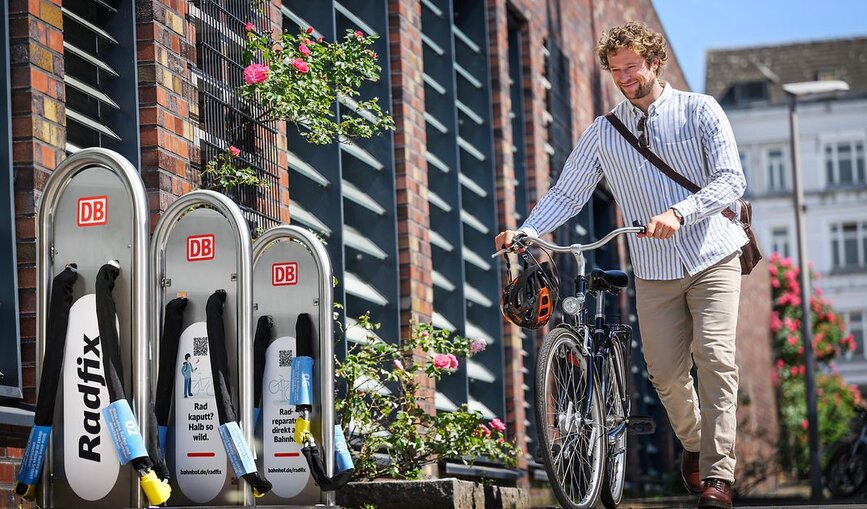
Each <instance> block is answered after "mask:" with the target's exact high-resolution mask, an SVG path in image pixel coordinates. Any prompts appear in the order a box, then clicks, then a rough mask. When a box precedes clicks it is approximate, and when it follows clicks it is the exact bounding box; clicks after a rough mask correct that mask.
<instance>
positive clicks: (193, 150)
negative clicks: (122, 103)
mask: <svg viewBox="0 0 867 509" xmlns="http://www.w3.org/2000/svg"><path fill="white" fill-rule="evenodd" d="M187 8H188V3H187V2H168V1H166V2H163V1H162V0H145V1H143V2H137V3H136V48H137V53H138V77H139V115H140V122H141V127H140V131H139V132H140V136H141V174H142V179H143V180H144V183H145V186H146V187H147V191H148V205H149V207H150V212H151V229H153V228H154V226H155V225H156V223H157V221H158V219H159V213H160V212H162V211H164V210H166V209H167V208H168V207H169V205H171V203H172V202H173V201H174V199H175V197H178V196H181V195H183V194H185V193H187V192H189V191H190V190H192V189H193V185H194V183H195V182H197V179H198V176H197V175H193V172H192V167H191V163H192V162H198V160H199V148H198V147H197V146H196V145H195V143H194V142H193V140H194V138H193V124H192V122H191V117H195V116H197V115H198V109H199V98H198V94H197V93H196V89H195V88H194V86H193V82H192V75H191V71H190V66H194V65H195V64H196V47H195V40H196V30H195V25H194V24H193V22H192V21H190V20H189V18H188V14H189V13H188V11H187Z"/></svg>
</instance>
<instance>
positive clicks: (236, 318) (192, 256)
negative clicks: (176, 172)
mask: <svg viewBox="0 0 867 509" xmlns="http://www.w3.org/2000/svg"><path fill="white" fill-rule="evenodd" d="M250 253H251V245H250V233H249V228H248V226H247V224H246V221H245V220H244V219H243V217H242V215H241V212H240V210H239V209H238V207H237V205H235V204H234V203H233V202H231V200H229V199H228V198H227V197H225V196H224V195H221V194H218V193H214V192H211V191H194V192H192V193H189V194H186V195H184V196H182V197H181V198H179V199H178V200H177V201H176V202H175V203H174V204H173V205H172V206H171V207H169V209H168V210H166V212H164V213H163V216H162V218H161V219H160V221H159V223H158V224H157V227H156V229H155V231H154V237H153V241H152V253H151V257H152V258H151V259H152V267H153V278H154V279H153V280H154V286H155V287H157V288H158V290H157V292H156V293H157V295H156V296H155V298H154V300H153V304H152V307H151V312H152V313H153V316H152V318H151V324H152V327H151V331H152V332H151V336H152V338H154V339H153V341H152V343H151V349H152V351H151V355H152V357H151V358H152V359H154V362H153V364H152V366H151V370H152V371H151V372H152V379H153V380H156V373H157V368H158V366H157V365H156V364H157V360H158V359H159V358H160V356H159V352H158V351H159V348H160V346H159V338H160V336H161V334H162V326H163V314H164V310H165V305H166V304H167V303H168V302H169V301H171V300H172V299H174V298H176V297H179V296H183V297H186V298H187V299H188V302H187V306H186V309H185V312H184V319H183V326H182V329H181V330H182V332H181V336H180V341H179V345H178V354H177V359H176V362H175V365H174V370H175V371H174V373H175V375H174V376H175V378H174V385H173V389H174V390H173V392H174V397H173V404H172V412H171V417H170V419H169V422H170V424H169V428H168V432H167V435H166V451H165V453H166V454H165V456H166V462H167V464H168V467H169V471H170V474H171V481H170V482H171V485H172V496H171V498H170V499H169V501H168V504H167V505H168V506H170V507H180V506H183V507H186V506H221V507H223V506H241V507H249V506H251V505H252V498H253V497H252V495H251V493H250V490H249V489H248V487H247V484H246V482H244V481H243V480H241V479H237V478H236V477H235V472H234V471H233V469H232V465H231V464H230V462H229V461H228V458H227V454H226V451H225V449H224V446H223V442H222V441H221V439H220V433H219V431H218V429H219V427H220V422H219V418H218V411H217V405H216V400H215V397H214V386H213V378H212V373H211V361H210V355H211V352H210V351H209V348H210V347H209V343H208V330H207V325H206V312H205V308H206V303H207V301H208V298H209V297H210V296H211V295H212V294H214V292H216V291H217V290H224V291H225V292H226V299H225V302H224V305H223V324H224V326H225V338H226V354H227V357H228V374H229V379H228V384H229V390H230V392H231V394H232V402H233V406H234V408H235V411H236V413H237V416H238V421H239V425H240V426H241V429H242V430H243V431H244V434H245V435H250V436H248V437H247V441H248V443H249V442H251V441H252V436H251V434H249V431H248V428H251V426H250V425H249V424H248V423H249V422H250V420H251V415H252V407H251V405H250V400H251V399H252V391H250V389H249V386H250V384H249V382H247V381H248V380H250V379H251V378H252V364H251V358H252V352H251V351H252V338H251V332H250V312H251V304H250V302H251V301H250V293H251V292H250V269H251V267H252V265H251V259H250Z"/></svg>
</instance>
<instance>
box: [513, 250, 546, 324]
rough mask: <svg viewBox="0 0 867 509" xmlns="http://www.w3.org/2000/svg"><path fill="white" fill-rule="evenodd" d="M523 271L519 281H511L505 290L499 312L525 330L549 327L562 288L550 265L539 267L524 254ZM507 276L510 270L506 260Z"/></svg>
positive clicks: (542, 264)
mask: <svg viewBox="0 0 867 509" xmlns="http://www.w3.org/2000/svg"><path fill="white" fill-rule="evenodd" d="M519 256H520V257H521V258H522V261H523V263H522V266H523V267H522V270H521V273H520V274H519V275H518V277H516V278H514V279H512V280H511V281H509V284H507V285H506V287H505V288H504V289H503V301H502V305H501V307H500V309H501V310H502V312H503V316H505V317H506V318H508V319H509V321H511V322H512V323H514V324H515V325H517V326H519V327H524V328H526V329H538V328H539V327H542V326H544V325H545V324H546V323H548V320H549V319H550V318H551V314H552V313H553V312H554V306H555V305H556V304H557V296H558V293H559V284H558V280H557V277H556V276H555V275H554V271H553V270H552V267H551V263H550V262H543V263H539V262H538V261H537V260H536V259H535V258H533V257H532V256H530V255H529V254H527V252H526V251H524V252H521V253H520V254H519ZM506 272H507V274H508V275H509V277H511V270H510V266H509V262H508V257H507V259H506Z"/></svg>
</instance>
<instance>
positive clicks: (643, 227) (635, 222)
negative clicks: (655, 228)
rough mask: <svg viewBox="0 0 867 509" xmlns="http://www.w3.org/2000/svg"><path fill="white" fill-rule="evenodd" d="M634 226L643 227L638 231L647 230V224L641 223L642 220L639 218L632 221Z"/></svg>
mask: <svg viewBox="0 0 867 509" xmlns="http://www.w3.org/2000/svg"><path fill="white" fill-rule="evenodd" d="M632 226H634V227H635V228H641V231H640V232H638V233H644V232H646V231H647V225H645V224H641V221H639V220H638V219H636V220H635V221H632Z"/></svg>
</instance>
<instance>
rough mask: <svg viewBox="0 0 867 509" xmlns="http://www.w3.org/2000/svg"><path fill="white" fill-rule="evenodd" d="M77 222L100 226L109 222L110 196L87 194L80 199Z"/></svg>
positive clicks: (81, 224)
mask: <svg viewBox="0 0 867 509" xmlns="http://www.w3.org/2000/svg"><path fill="white" fill-rule="evenodd" d="M76 208H77V224H78V226H79V227H83V226H100V225H103V224H106V223H108V196H87V197H84V198H79V199H78V205H77V207H76Z"/></svg>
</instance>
